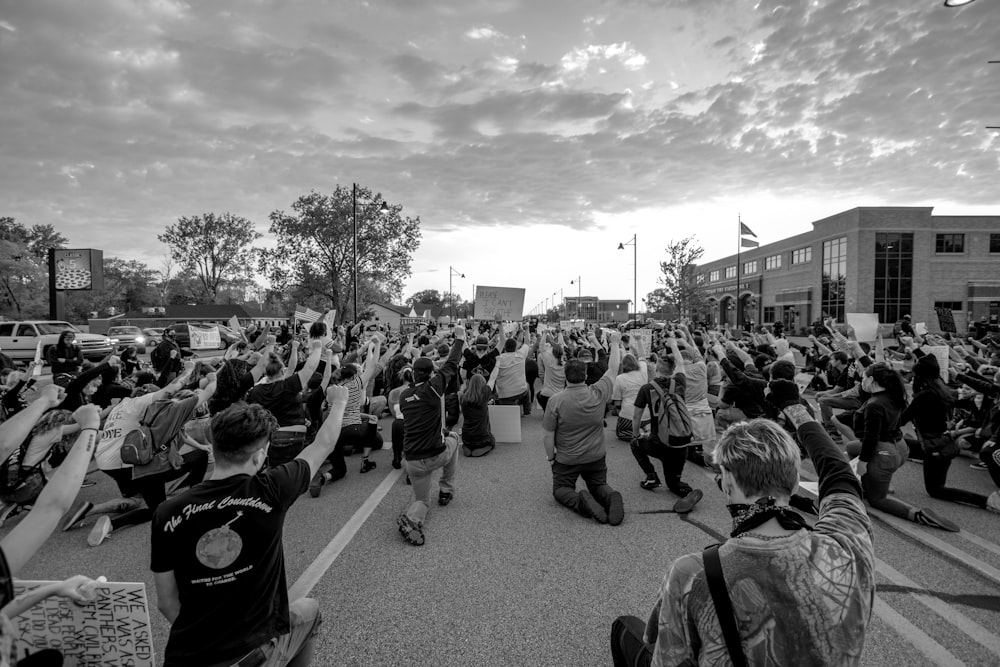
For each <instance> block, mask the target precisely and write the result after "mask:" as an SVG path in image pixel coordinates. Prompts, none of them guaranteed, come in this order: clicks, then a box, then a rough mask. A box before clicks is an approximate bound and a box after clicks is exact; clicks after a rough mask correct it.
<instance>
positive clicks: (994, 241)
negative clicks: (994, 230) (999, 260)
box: [990, 234, 1000, 253]
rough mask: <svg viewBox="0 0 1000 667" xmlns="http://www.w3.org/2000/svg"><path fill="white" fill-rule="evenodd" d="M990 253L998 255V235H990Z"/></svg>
mask: <svg viewBox="0 0 1000 667" xmlns="http://www.w3.org/2000/svg"><path fill="white" fill-rule="evenodd" d="M990 252H998V253H1000V234H990Z"/></svg>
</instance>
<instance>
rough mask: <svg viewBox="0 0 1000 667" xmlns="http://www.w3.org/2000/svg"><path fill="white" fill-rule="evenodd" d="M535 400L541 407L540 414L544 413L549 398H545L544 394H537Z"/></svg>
mask: <svg viewBox="0 0 1000 667" xmlns="http://www.w3.org/2000/svg"><path fill="white" fill-rule="evenodd" d="M535 398H537V399H538V404H539V405H540V406H542V412H545V406H546V405H548V404H549V398H550V397H549V396H546V395H545V394H543V393H541V392H539V393H538V395H537V396H535Z"/></svg>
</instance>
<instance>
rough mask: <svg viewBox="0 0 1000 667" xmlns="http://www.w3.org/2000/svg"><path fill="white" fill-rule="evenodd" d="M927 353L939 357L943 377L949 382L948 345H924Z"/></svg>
mask: <svg viewBox="0 0 1000 667" xmlns="http://www.w3.org/2000/svg"><path fill="white" fill-rule="evenodd" d="M922 349H923V351H924V352H926V353H927V354H930V355H933V356H934V358H935V359H937V362H938V367H939V368H940V371H941V379H942V380H944V381H945V382H948V346H947V345H924V347H923V348H922Z"/></svg>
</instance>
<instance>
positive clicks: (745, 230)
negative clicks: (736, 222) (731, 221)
mask: <svg viewBox="0 0 1000 667" xmlns="http://www.w3.org/2000/svg"><path fill="white" fill-rule="evenodd" d="M740 235H741V236H743V235H745V236H752V237H754V238H757V235H756V234H754V233H753V231H752V230H751V229H750V228H749V227H747V226H746V225H745V224H743V223H742V222H740Z"/></svg>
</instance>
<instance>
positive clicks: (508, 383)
mask: <svg viewBox="0 0 1000 667" xmlns="http://www.w3.org/2000/svg"><path fill="white" fill-rule="evenodd" d="M519 340H520V341H523V340H524V331H522V330H521V329H520V325H518V333H517V337H516V338H508V339H507V340H506V341H504V345H503V353H502V354H501V355H500V356H499V357H497V369H499V370H498V372H497V382H496V392H497V405H520V406H521V409H522V410H523V412H524V414H525V415H530V414H531V394H530V393H529V392H528V379H527V375H526V374H525V370H524V368H525V361H526V360H527V358H528V354H530V353H531V346H530V345H528V344H527V343H522V345H521V346H520V347H518V345H517V344H518V341H519Z"/></svg>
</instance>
